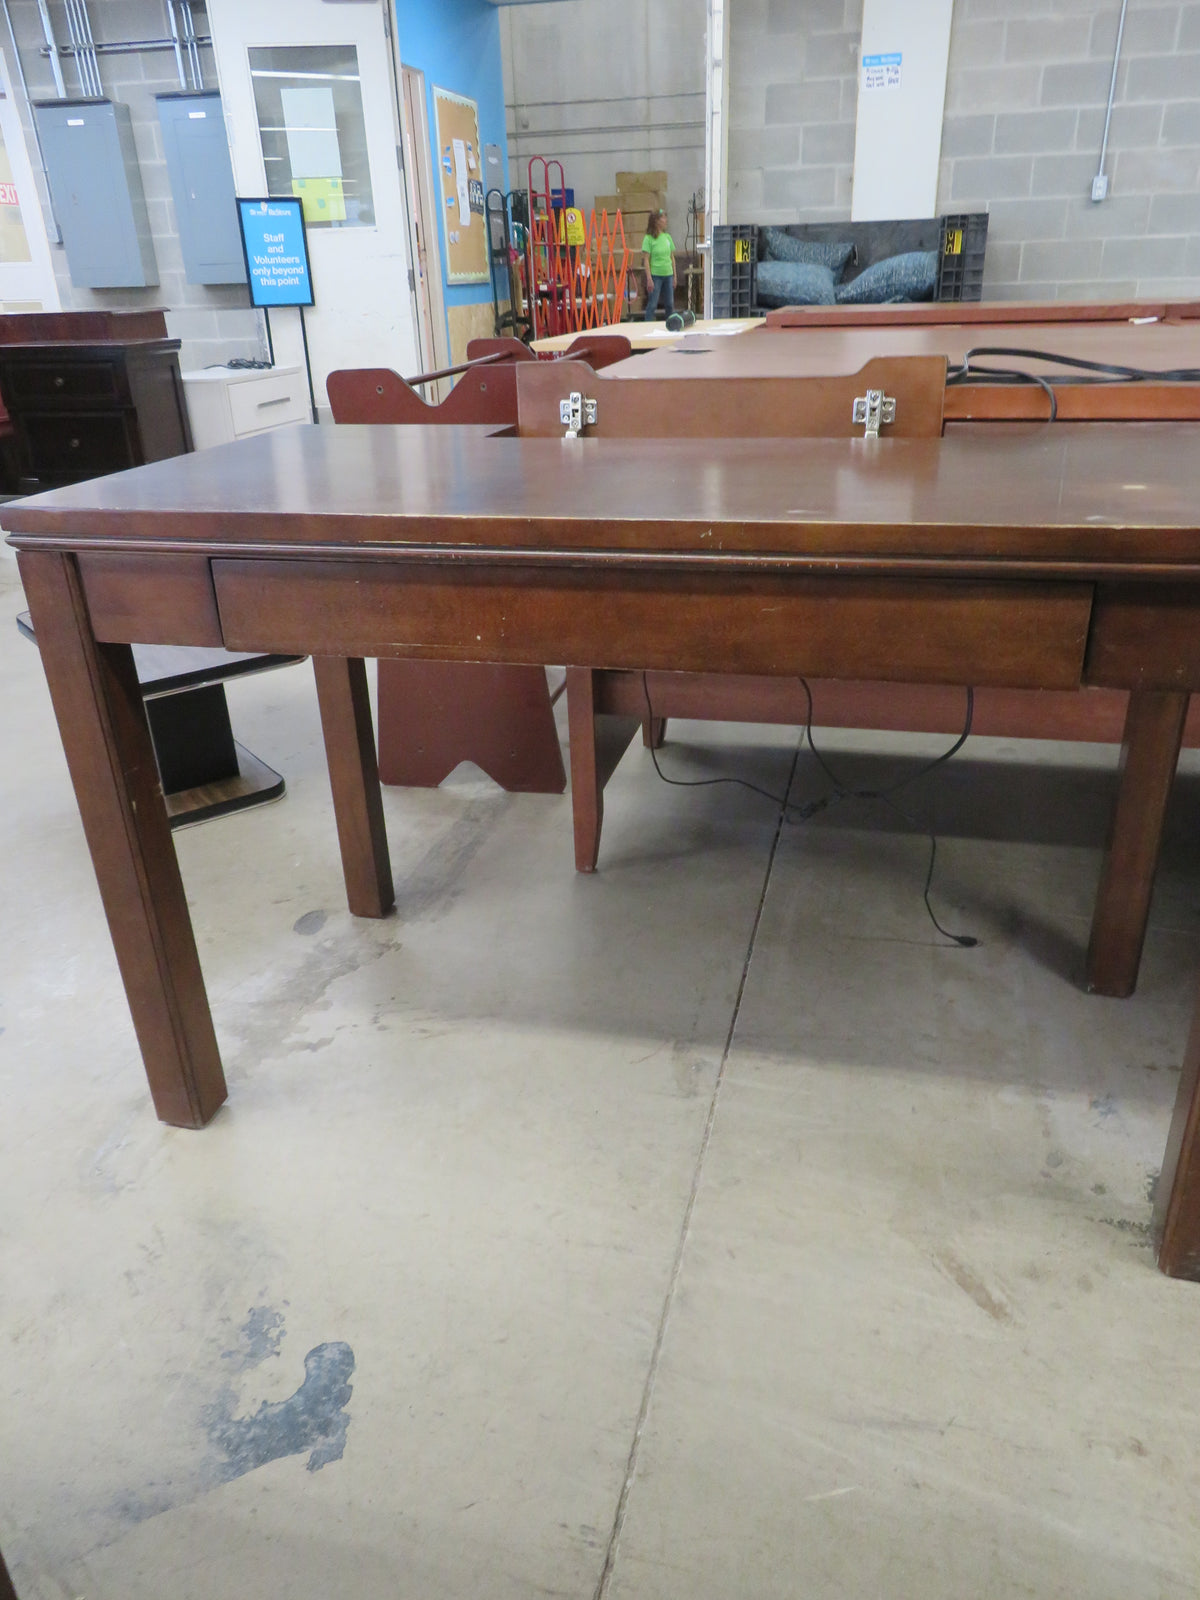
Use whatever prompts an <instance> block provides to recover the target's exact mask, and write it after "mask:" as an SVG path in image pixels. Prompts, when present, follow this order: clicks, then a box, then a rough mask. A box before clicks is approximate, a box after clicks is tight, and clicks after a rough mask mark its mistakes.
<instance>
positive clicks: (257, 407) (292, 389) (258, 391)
mask: <svg viewBox="0 0 1200 1600" xmlns="http://www.w3.org/2000/svg"><path fill="white" fill-rule="evenodd" d="M229 411H230V417H231V420H232V423H233V433H234V437H235V438H238V439H240V438H242V437H244V435H246V434H248V433H260V432H262V430H263V429H264V428H278V427H281V426H282V425H283V424H284V423H285V422H308V421H310V420H311V417H310V413H309V409H308V388H307V385H306V383H305V380H304V376H303V374H302V373H298V372H294V373H275V374H271V373H269V374H267V375H265V376H264V377H262V378H259V379H256V380H255V382H253V383H233V384H230V386H229Z"/></svg>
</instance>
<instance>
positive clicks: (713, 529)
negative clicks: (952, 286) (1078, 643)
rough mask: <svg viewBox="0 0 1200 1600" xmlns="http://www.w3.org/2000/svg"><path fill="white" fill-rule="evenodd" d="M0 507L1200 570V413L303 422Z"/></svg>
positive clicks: (305, 544)
mask: <svg viewBox="0 0 1200 1600" xmlns="http://www.w3.org/2000/svg"><path fill="white" fill-rule="evenodd" d="M0 521H2V523H3V526H4V528H5V530H6V531H7V532H8V533H9V534H10V536H11V542H12V543H13V544H15V545H17V546H18V547H24V548H28V549H56V550H64V549H65V550H95V549H106V550H110V551H112V550H126V551H136V552H140V553H148V552H151V551H160V552H167V551H174V552H180V551H192V552H203V553H205V554H210V555H212V554H224V555H230V554H232V555H239V554H245V555H255V556H271V555H275V554H279V553H281V552H291V553H298V554H304V555H310V556H311V555H353V556H355V557H359V556H364V557H368V558H380V557H390V558H392V559H395V558H397V557H399V556H404V557H406V558H410V559H412V558H420V559H423V560H440V561H443V562H463V561H465V560H469V559H474V560H479V559H487V560H493V561H495V560H498V561H510V562H511V561H520V562H524V563H526V564H528V563H529V562H530V561H531V560H533V561H536V562H542V563H545V562H547V561H565V562H568V563H570V562H572V561H573V562H576V563H582V564H590V563H592V562H594V561H595V560H596V559H597V558H601V557H604V558H606V559H610V560H611V559H617V558H618V556H619V559H620V560H622V561H625V562H631V563H632V562H637V561H638V560H646V559H647V558H650V557H654V556H656V555H657V556H659V557H661V558H670V560H671V561H672V562H673V563H674V564H678V563H679V562H681V561H683V562H687V563H689V564H692V563H696V562H700V563H710V562H713V561H726V562H728V561H729V560H730V559H731V558H733V557H735V556H738V555H740V556H742V557H743V558H746V559H749V560H751V561H753V560H755V559H762V558H766V557H769V558H772V559H775V558H782V559H784V560H785V561H787V560H801V561H805V560H809V559H812V558H820V559H821V560H822V561H830V560H836V559H837V558H838V557H842V558H849V557H851V556H853V557H859V558H862V557H868V558H871V559H876V560H878V561H880V562H882V563H885V564H886V563H894V562H896V561H897V560H899V559H902V558H908V557H922V556H923V557H936V558H938V559H939V560H942V561H944V562H949V563H953V562H954V561H957V560H960V559H961V558H966V557H974V558H976V559H981V560H985V561H1006V562H1008V563H1009V564H1010V565H1011V564H1012V563H1013V562H1018V563H1025V564H1029V565H1037V564H1039V563H1040V564H1046V563H1050V564H1054V563H1059V564H1066V566H1068V567H1070V568H1071V570H1072V572H1073V571H1074V568H1075V567H1076V566H1079V567H1080V568H1081V569H1082V567H1088V568H1094V569H1096V570H1101V569H1108V568H1120V569H1127V570H1129V571H1131V572H1133V571H1140V572H1141V573H1142V574H1143V575H1149V574H1152V573H1154V572H1157V571H1170V572H1173V573H1181V572H1186V573H1187V574H1188V575H1189V576H1194V575H1196V573H1198V572H1200V424H1187V423H1181V424H1170V423H1149V424H1143V423H1120V424H1115V425H1108V424H1100V423H1092V424H1084V425H1072V426H1057V427H1056V426H1051V425H1040V426H1038V425H1023V424H1022V425H1014V426H1012V427H1009V428H1006V429H1005V430H1004V432H1003V435H1002V436H998V435H997V431H996V430H995V429H993V428H965V429H963V430H962V431H961V432H959V433H957V434H956V435H955V436H954V437H947V438H935V439H877V440H871V441H868V440H865V439H795V440H791V439H782V440H779V439H775V440H772V439H765V440H753V439H695V440H693V439H678V440H624V439H593V440H589V439H586V438H584V439H578V440H569V441H568V440H559V439H519V438H508V437H496V436H489V434H488V431H487V430H486V429H480V428H466V429H457V428H449V427H442V428H418V427H381V426H376V427H354V426H349V425H343V426H339V427H330V426H324V427H315V426H312V425H305V426H297V427H293V428H286V429H278V430H272V431H271V432H269V433H266V434H263V435H260V436H257V437H255V438H251V439H244V440H240V441H237V442H235V443H233V444H229V445H223V446H220V447H218V448H215V449H212V450H203V451H198V452H196V453H195V454H193V455H187V456H177V457H175V458H173V459H171V460H169V461H160V462H156V463H154V464H153V465H150V466H145V467H138V468H135V469H134V470H132V471H129V472H123V473H116V474H113V475H112V476H111V477H105V478H96V479H93V480H92V481H90V482H87V483H81V484H75V485H72V486H70V487H68V488H63V489H56V490H52V491H51V492H49V493H47V494H42V495H38V496H36V497H33V498H30V499H27V500H21V501H14V502H12V503H10V504H8V505H6V506H4V507H3V509H2V510H0ZM614 552H615V553H617V555H614Z"/></svg>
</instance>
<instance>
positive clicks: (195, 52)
mask: <svg viewBox="0 0 1200 1600" xmlns="http://www.w3.org/2000/svg"><path fill="white" fill-rule="evenodd" d="M180 4H181V7H182V10H183V37H184V40H185V41H186V43H187V49H188V60H189V62H190V63H191V68H192V87H193V89H203V87H204V73H203V71H202V70H201V67H200V46H199V41H198V40H197V38H196V19H195V17H194V16H193V15H192V0H180Z"/></svg>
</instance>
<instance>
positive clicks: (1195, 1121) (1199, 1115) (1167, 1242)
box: [1154, 996, 1200, 1281]
mask: <svg viewBox="0 0 1200 1600" xmlns="http://www.w3.org/2000/svg"><path fill="white" fill-rule="evenodd" d="M1154 1235H1155V1238H1156V1240H1157V1242H1158V1264H1159V1266H1160V1267H1161V1268H1162V1270H1163V1271H1164V1272H1165V1273H1167V1275H1168V1276H1169V1277H1172V1278H1191V1279H1192V1280H1193V1281H1200V996H1198V997H1197V1002H1196V1010H1195V1012H1194V1013H1193V1016H1192V1028H1191V1033H1190V1035H1189V1037H1188V1043H1187V1051H1186V1052H1185V1054H1184V1058H1183V1074H1182V1076H1181V1077H1180V1080H1179V1089H1178V1092H1177V1093H1176V1096H1175V1112H1174V1115H1173V1116H1172V1118H1171V1131H1170V1133H1169V1134H1168V1135H1167V1148H1166V1153H1165V1154H1164V1156H1163V1165H1162V1172H1161V1174H1160V1176H1159V1180H1158V1187H1157V1189H1156V1190H1155V1196H1154Z"/></svg>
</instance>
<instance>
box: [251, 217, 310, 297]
mask: <svg viewBox="0 0 1200 1600" xmlns="http://www.w3.org/2000/svg"><path fill="white" fill-rule="evenodd" d="M237 208H238V221H239V222H240V224H241V230H242V249H243V250H244V251H245V253H246V276H247V277H248V279H249V280H250V304H251V305H253V306H264V307H268V308H269V307H271V306H311V305H312V304H313V288H312V271H311V269H310V267H309V263H308V239H307V237H306V235H305V232H304V207H303V203H302V202H301V201H299V200H291V199H287V200H269V199H268V200H244V199H242V198H241V197H240V196H239V197H238V203H237Z"/></svg>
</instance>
